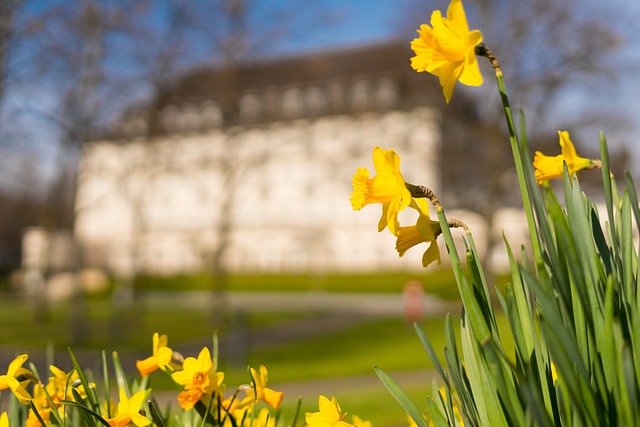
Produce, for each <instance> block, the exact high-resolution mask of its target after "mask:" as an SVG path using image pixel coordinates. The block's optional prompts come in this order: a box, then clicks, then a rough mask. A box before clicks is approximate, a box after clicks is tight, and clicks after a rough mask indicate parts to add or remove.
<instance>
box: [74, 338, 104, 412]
mask: <svg viewBox="0 0 640 427" xmlns="http://www.w3.org/2000/svg"><path fill="white" fill-rule="evenodd" d="M68 350H69V355H70V356H71V362H72V363H73V367H74V368H75V369H76V371H77V372H78V378H79V379H80V383H81V384H82V386H83V387H84V390H85V392H86V393H87V400H88V401H89V404H90V405H91V409H93V410H94V411H100V401H99V400H98V396H96V391H95V389H94V388H93V387H91V386H90V384H89V381H88V380H87V377H86V375H85V374H84V371H83V370H82V367H81V366H80V364H79V363H78V359H77V358H76V355H75V354H74V353H73V351H71V348H69V349H68Z"/></svg>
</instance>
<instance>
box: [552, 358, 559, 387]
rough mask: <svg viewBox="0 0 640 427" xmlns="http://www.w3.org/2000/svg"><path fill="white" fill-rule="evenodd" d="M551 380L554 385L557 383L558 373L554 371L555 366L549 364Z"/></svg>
mask: <svg viewBox="0 0 640 427" xmlns="http://www.w3.org/2000/svg"><path fill="white" fill-rule="evenodd" d="M551 380H552V381H553V384H554V385H555V384H556V382H557V381H558V371H556V365H555V364H554V363H553V362H551Z"/></svg>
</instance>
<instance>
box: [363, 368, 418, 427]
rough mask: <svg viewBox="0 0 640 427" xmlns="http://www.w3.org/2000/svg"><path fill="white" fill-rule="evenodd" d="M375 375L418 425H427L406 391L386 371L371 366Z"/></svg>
mask: <svg viewBox="0 0 640 427" xmlns="http://www.w3.org/2000/svg"><path fill="white" fill-rule="evenodd" d="M373 369H374V371H375V373H376V375H378V378H380V381H382V384H384V386H385V387H386V388H387V390H389V392H390V393H391V395H392V396H393V397H394V398H395V399H396V401H397V402H398V403H399V404H400V406H402V408H403V409H404V410H405V411H406V412H407V414H408V415H409V416H410V417H411V418H412V419H413V421H415V423H416V424H417V425H418V427H429V425H428V424H427V422H426V421H425V419H424V417H423V416H422V413H421V412H420V410H419V409H418V407H417V406H416V404H415V403H413V401H412V400H411V399H410V398H409V396H408V395H407V393H405V391H404V390H403V389H402V388H401V387H400V386H399V385H398V383H396V382H395V381H394V380H393V379H392V378H391V377H390V376H389V375H388V374H387V373H385V372H384V371H383V370H382V369H380V368H379V367H377V366H374V367H373Z"/></svg>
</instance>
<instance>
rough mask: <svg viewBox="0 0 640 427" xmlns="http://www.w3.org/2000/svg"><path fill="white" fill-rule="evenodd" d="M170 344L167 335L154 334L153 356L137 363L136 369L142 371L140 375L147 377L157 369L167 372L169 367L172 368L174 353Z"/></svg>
mask: <svg viewBox="0 0 640 427" xmlns="http://www.w3.org/2000/svg"><path fill="white" fill-rule="evenodd" d="M168 342H169V340H168V338H167V336H166V335H160V334H158V333H157V332H156V333H154V334H153V353H152V355H151V356H149V357H147V358H146V359H144V360H138V361H137V362H136V368H138V371H140V375H142V376H143V377H146V376H147V375H149V374H150V373H152V372H153V371H155V370H156V369H161V370H163V371H165V370H166V369H167V366H172V365H171V359H172V357H173V351H172V350H171V348H169V347H167V344H168Z"/></svg>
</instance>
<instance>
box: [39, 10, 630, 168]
mask: <svg viewBox="0 0 640 427" xmlns="http://www.w3.org/2000/svg"><path fill="white" fill-rule="evenodd" d="M589 1H596V0H584V3H585V4H588V2H589ZM466 2H467V3H471V0H466ZM254 3H255V4H256V5H257V7H262V8H270V7H280V6H282V5H285V6H286V5H289V6H290V8H294V7H295V8H307V9H308V6H309V5H310V4H315V7H316V8H317V9H319V10H321V11H324V12H326V13H328V14H329V15H330V16H331V19H330V20H329V21H328V22H327V23H326V24H321V25H309V26H308V27H300V26H298V27H294V28H293V30H292V32H291V33H289V34H288V35H287V37H285V38H282V39H281V40H280V41H279V42H278V43H277V44H274V45H273V46H272V47H271V48H270V49H268V50H267V51H266V52H265V54H275V55H288V54H299V53H301V52H309V51H314V50H327V49H331V48H335V47H344V46H355V45H358V44H362V43H374V42H376V41H380V40H384V39H388V38H390V37H401V38H404V39H406V40H407V43H409V42H410V40H411V39H412V38H413V37H414V36H415V28H412V27H411V26H410V25H407V24H406V23H405V22H407V21H411V22H418V21H422V22H427V21H428V19H429V16H430V14H431V11H432V10H433V9H441V10H443V11H444V10H446V7H447V5H448V0H424V1H422V2H420V1H419V0H316V1H315V2H308V3H307V2H303V1H296V0H254ZM639 3H640V2H639ZM41 4H47V2H44V1H42V2H41ZM151 4H157V3H151ZM608 4H609V7H610V8H611V9H612V10H613V9H614V8H617V9H618V10H619V9H620V8H623V9H625V8H630V9H629V10H630V11H632V12H633V13H638V12H639V11H640V6H639V5H638V4H636V2H635V1H634V0H610V2H609V3H608ZM416 6H418V7H419V8H420V9H421V10H418V9H417V8H416ZM625 10H626V9H625ZM305 12H306V13H307V15H308V14H309V10H304V9H296V10H293V9H291V10H290V13H291V14H295V15H296V16H299V15H304V13H305ZM583 12H584V11H583ZM416 14H417V15H419V16H418V17H416ZM605 18H606V17H603V19H605ZM307 19H308V20H309V22H311V23H312V21H313V20H312V19H309V18H307ZM258 22H260V21H258ZM262 22H263V23H264V25H265V26H268V25H272V23H269V22H264V20H263V21H262ZM262 22H261V23H262ZM403 23H404V24H403ZM470 25H471V26H472V27H474V22H473V16H470ZM631 46H632V47H633V45H631ZM626 55H627V56H630V57H633V56H636V57H638V58H640V48H634V49H629V50H627V51H626ZM638 62H640V61H638ZM505 71H508V70H505ZM429 77H430V76H425V78H429ZM486 77H487V79H486V84H492V83H493V82H492V81H491V79H490V78H488V76H486ZM434 78H435V77H434ZM628 80H629V81H628V83H626V86H625V89H626V90H623V91H622V93H619V94H616V102H619V103H620V109H621V110H624V111H625V112H627V113H628V114H629V115H630V116H631V117H632V118H635V121H636V122H640V108H638V106H637V102H636V99H637V98H638V96H640V87H639V86H640V83H639V82H638V81H637V80H638V79H635V78H633V76H631V78H629V79H628ZM603 84H606V82H603ZM584 102H595V103H596V104H599V103H600V102H602V101H600V100H595V99H594V98H593V97H592V96H591V95H590V94H585V93H584V92H580V93H574V94H570V95H569V96H567V97H566V98H565V99H564V101H563V102H562V103H561V104H560V105H561V107H560V108H561V109H564V111H565V112H569V113H570V112H571V110H572V108H573V107H574V106H575V105H576V103H584ZM516 108H517V107H516ZM605 130H606V129H605ZM637 130H638V129H635V131H637ZM606 131H607V132H610V131H611V130H606ZM634 134H635V132H634V133H627V134H626V135H623V136H622V137H619V136H616V138H615V139H624V140H626V141H628V142H627V144H628V145H629V146H630V147H632V148H633V149H634V150H637V149H635V147H636V145H637V144H635V141H633V135H634ZM36 139H38V140H39V141H42V139H41V138H40V137H38V138H36ZM615 144H616V142H615V140H612V145H615ZM38 145H39V146H40V151H41V153H46V154H45V155H46V156H51V155H52V154H53V155H55V154H54V152H52V150H51V147H52V144H46V145H47V146H48V147H49V149H48V150H46V149H45V148H46V147H45V144H43V143H38ZM589 145H594V146H596V147H597V133H596V134H595V135H589ZM638 151H640V150H638ZM41 156H42V154H41Z"/></svg>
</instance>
